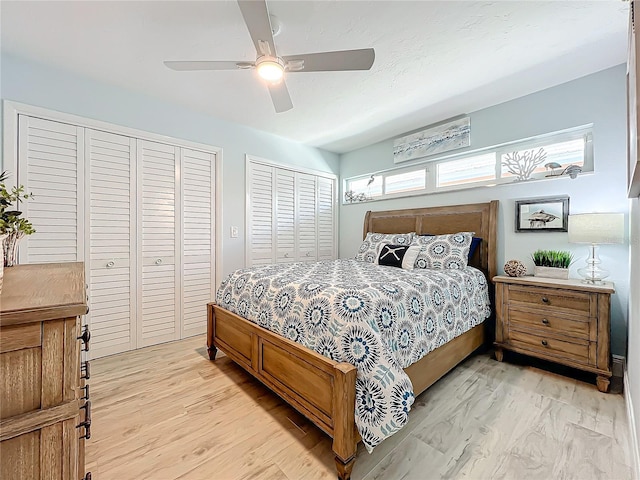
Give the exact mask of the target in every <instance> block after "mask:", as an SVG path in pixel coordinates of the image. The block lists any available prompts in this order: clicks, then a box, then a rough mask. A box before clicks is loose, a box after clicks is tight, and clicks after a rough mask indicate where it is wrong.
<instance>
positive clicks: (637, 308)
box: [627, 198, 640, 455]
mask: <svg viewBox="0 0 640 480" xmlns="http://www.w3.org/2000/svg"><path fill="white" fill-rule="evenodd" d="M630 203H631V208H630V210H629V216H630V217H631V218H630V231H631V233H630V235H629V237H630V241H629V266H630V270H631V278H630V281H629V285H630V288H629V342H628V347H627V348H628V352H627V376H628V382H629V383H628V389H629V391H628V392H627V393H628V395H629V397H630V398H631V405H630V408H631V410H632V411H633V417H634V420H635V422H634V424H633V425H631V428H633V429H635V436H636V439H639V438H640V198H634V199H633V200H631V202H630ZM636 455H639V453H638V452H636Z"/></svg>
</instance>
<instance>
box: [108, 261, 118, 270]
mask: <svg viewBox="0 0 640 480" xmlns="http://www.w3.org/2000/svg"><path fill="white" fill-rule="evenodd" d="M115 264H116V262H114V261H113V260H111V261H110V262H107V268H113V266H114V265H115Z"/></svg>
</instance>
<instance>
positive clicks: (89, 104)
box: [0, 54, 339, 274]
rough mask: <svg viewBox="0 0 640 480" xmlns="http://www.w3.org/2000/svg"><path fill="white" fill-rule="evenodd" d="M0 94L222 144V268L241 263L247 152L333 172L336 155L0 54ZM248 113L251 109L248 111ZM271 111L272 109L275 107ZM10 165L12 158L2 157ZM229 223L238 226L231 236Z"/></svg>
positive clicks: (212, 143)
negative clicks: (237, 234)
mask: <svg viewBox="0 0 640 480" xmlns="http://www.w3.org/2000/svg"><path fill="white" fill-rule="evenodd" d="M0 62H1V63H0V68H1V82H2V83H1V84H0V96H1V97H2V99H3V100H13V101H17V102H21V103H26V104H29V105H35V106H38V107H44V108H48V109H52V110H57V111H60V112H65V113H72V114H75V115H80V116H83V117H88V118H92V119H96V120H101V121H105V122H110V123H114V124H117V125H123V126H126V127H131V128H137V129H140V130H145V131H148V132H152V133H157V134H161V135H168V136H171V137H176V138H181V139H185V140H191V141H194V142H199V143H204V144H208V145H213V146H216V147H222V149H223V189H222V191H223V196H224V197H223V202H222V205H223V228H222V238H223V247H222V249H223V251H222V258H221V259H219V261H222V262H223V272H224V273H225V274H226V273H228V272H230V271H232V270H235V269H237V268H241V267H244V247H245V245H244V238H245V232H244V225H245V223H244V217H245V179H244V171H245V159H244V155H245V154H246V153H248V154H252V155H257V156H260V157H263V158H268V159H270V160H274V161H278V162H283V163H289V164H293V165H298V166H301V167H307V168H313V169H316V170H322V171H325V172H333V173H336V174H337V173H338V169H339V166H338V156H337V155H336V154H333V153H330V152H326V151H324V150H320V149H316V148H312V147H307V146H305V145H302V144H300V143H296V142H292V141H290V140H287V139H284V138H281V137H277V136H275V135H270V134H268V133H264V132H261V131H258V130H254V129H251V128H247V127H243V126H240V125H237V124H233V123H229V122H225V121H222V120H220V119H217V118H214V117H212V116H209V115H205V114H202V113H198V112H194V111H192V110H188V109H186V108H183V107H180V106H178V105H174V104H170V103H167V102H165V101H162V100H159V99H156V98H152V97H149V96H145V95H141V94H139V93H136V92H131V91H128V90H125V89H122V88H119V87H115V86H111V85H107V84H104V83H101V82H97V81H95V80H92V79H89V78H85V77H81V76H78V75H75V74H73V73H71V72H67V71H62V70H58V69H55V68H51V67H49V66H45V65H42V64H37V63H34V62H30V61H27V60H25V59H22V58H17V57H15V56H11V55H7V54H3V55H2V57H1V59H0ZM247 115H251V112H250V111H247ZM274 115H275V113H274ZM2 163H3V165H10V164H11V161H4V160H3V162H2ZM231 225H235V226H238V227H239V236H238V238H230V236H229V231H230V227H231Z"/></svg>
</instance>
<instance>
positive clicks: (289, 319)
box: [216, 260, 490, 451]
mask: <svg viewBox="0 0 640 480" xmlns="http://www.w3.org/2000/svg"><path fill="white" fill-rule="evenodd" d="M216 303H217V304H218V305H220V306H221V307H223V308H225V309H227V310H229V311H231V312H233V313H236V314H238V315H240V316H241V317H244V318H246V319H248V320H250V321H252V322H254V323H257V324H258V325H260V326H262V327H264V328H267V329H268V330H271V331H272V332H275V333H277V334H279V335H282V336H283V337H286V338H289V339H291V340H293V341H295V342H298V343H300V344H302V345H304V346H305V347H308V348H310V349H312V350H315V351H316V352H318V353H320V354H322V355H324V356H326V357H329V358H331V359H332V360H335V361H339V362H348V363H351V364H352V365H355V366H356V368H357V375H356V412H355V420H356V425H357V427H358V430H359V432H360V435H361V436H362V441H363V442H364V444H365V446H366V448H367V450H369V451H372V450H373V448H374V447H375V446H376V445H378V444H379V443H380V442H381V441H382V440H384V439H385V438H386V437H389V436H391V435H393V434H394V433H395V432H396V431H398V430H399V429H400V428H401V427H402V426H404V424H405V423H407V418H408V413H409V410H410V409H411V405H412V404H413V401H414V394H413V387H412V385H411V381H410V380H409V377H408V376H407V375H406V373H405V372H404V370H403V368H406V367H408V366H409V365H411V364H412V363H414V362H416V361H418V360H420V359H421V358H422V357H424V356H425V355H426V354H427V353H429V352H431V351H432V350H434V349H435V348H437V347H439V346H441V345H444V344H445V343H447V342H448V341H450V340H452V339H453V338H455V337H457V336H458V335H461V334H462V333H464V332H466V331H467V330H470V329H471V328H473V327H475V326H476V325H478V324H479V323H481V322H483V321H484V320H485V319H486V318H487V317H488V316H489V314H490V308H489V295H488V290H487V282H486V279H485V277H484V275H483V274H482V272H480V271H479V270H477V269H475V268H472V267H467V268H464V269H460V270H403V269H401V268H394V267H385V266H379V265H375V264H372V263H366V262H362V261H359V260H335V261H326V262H318V263H289V264H278V265H267V266H262V267H253V268H250V269H243V270H237V271H235V272H233V273H232V274H230V275H229V276H228V277H227V278H226V279H225V280H224V281H223V282H222V285H221V286H220V288H219V289H218V292H217V295H216Z"/></svg>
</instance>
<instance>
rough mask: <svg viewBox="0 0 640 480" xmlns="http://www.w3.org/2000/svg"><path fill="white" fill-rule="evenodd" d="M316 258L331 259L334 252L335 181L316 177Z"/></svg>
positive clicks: (333, 256) (334, 256)
mask: <svg viewBox="0 0 640 480" xmlns="http://www.w3.org/2000/svg"><path fill="white" fill-rule="evenodd" d="M317 188H318V202H317V220H318V223H317V225H318V228H317V232H318V260H333V259H334V258H336V254H335V222H334V219H335V196H336V195H335V190H334V189H335V181H333V180H332V179H330V178H325V177H318V185H317Z"/></svg>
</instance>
